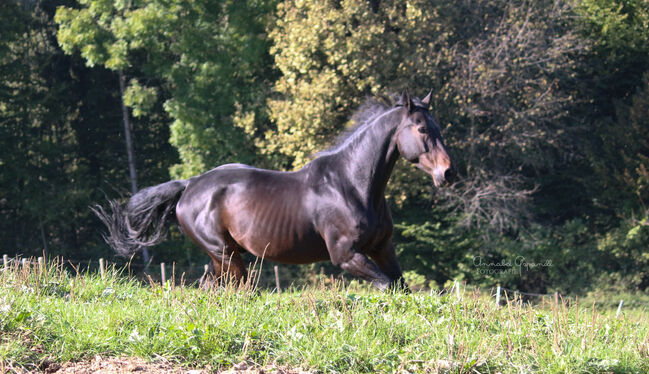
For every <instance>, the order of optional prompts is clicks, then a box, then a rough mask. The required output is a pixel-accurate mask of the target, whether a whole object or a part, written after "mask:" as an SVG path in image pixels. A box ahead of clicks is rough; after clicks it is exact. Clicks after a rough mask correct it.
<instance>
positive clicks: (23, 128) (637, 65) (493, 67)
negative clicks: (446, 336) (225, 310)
mask: <svg viewBox="0 0 649 374" xmlns="http://www.w3.org/2000/svg"><path fill="white" fill-rule="evenodd" d="M0 20H1V21H2V22H0V27H1V29H0V32H1V35H2V37H1V39H0V72H1V73H2V75H1V77H2V85H1V88H0V141H2V146H1V147H0V167H1V168H2V169H1V171H0V178H2V182H1V183H0V215H1V220H0V238H1V239H2V240H1V241H0V243H2V249H3V250H2V252H5V253H9V254H23V255H35V254H40V253H41V252H42V251H43V250H44V249H46V250H47V252H48V254H49V255H57V254H61V255H65V256H68V257H70V258H73V259H89V258H97V257H101V256H104V257H106V256H109V255H110V251H109V249H108V247H107V246H106V245H105V244H104V243H103V241H102V240H101V232H102V230H103V229H102V228H101V227H100V223H99V221H98V220H97V219H96V218H95V217H93V216H92V215H91V213H90V211H89V209H87V207H88V205H90V204H92V203H93V202H101V201H104V199H105V197H110V198H114V197H116V196H120V195H123V196H127V195H128V191H129V188H130V187H129V186H130V184H129V172H128V163H127V156H126V146H125V142H124V131H123V123H122V120H123V117H122V112H121V108H120V105H121V100H123V101H124V102H125V103H126V104H127V106H128V107H129V115H130V117H131V118H130V119H131V122H132V127H133V129H132V130H133V138H134V146H135V155H136V166H137V171H138V185H139V186H140V187H143V186H147V185H152V184H157V183H161V182H163V181H166V180H169V179H171V178H185V177H189V176H191V175H195V174H197V173H200V172H204V171H206V170H209V169H211V168H213V167H215V166H217V165H219V164H222V163H225V162H244V163H250V164H254V165H257V166H261V167H270V168H278V169H284V170H286V169H292V168H296V167H300V166H301V165H303V164H304V163H306V162H308V160H309V157H310V155H311V154H313V153H314V152H315V151H317V150H319V149H322V148H324V147H325V146H326V145H327V144H328V143H329V142H330V141H331V140H332V138H333V137H334V136H335V135H336V134H337V133H339V132H340V131H342V130H343V129H344V128H345V126H347V125H348V122H349V118H350V115H351V114H352V113H353V111H354V110H355V109H356V108H357V107H358V106H359V105H360V104H361V103H362V102H363V101H364V100H365V98H366V97H367V96H371V95H384V94H387V93H389V92H399V91H401V90H402V89H403V88H405V87H408V88H409V89H410V90H411V92H413V93H414V94H416V95H424V94H425V93H426V92H427V89H429V88H431V87H432V88H433V90H434V91H433V92H434V98H433V101H434V103H433V113H435V114H436V116H437V118H438V122H439V123H440V124H441V125H442V127H443V132H444V136H445V138H446V139H448V140H447V143H448V145H449V146H450V148H451V149H452V151H453V153H454V157H455V160H456V162H457V164H458V165H459V169H460V175H461V180H460V181H459V182H458V183H457V184H456V185H455V186H453V187H452V188H448V189H440V190H437V189H433V188H432V187H431V182H430V180H428V179H427V177H426V176H425V175H423V174H422V173H420V172H418V171H417V170H414V169H413V168H410V167H408V166H406V165H405V164H404V165H402V166H400V167H397V170H396V173H395V175H394V177H393V179H392V182H391V185H390V188H389V191H388V193H389V196H390V201H391V203H392V204H393V206H394V210H395V212H394V216H395V217H394V218H395V222H396V223H397V228H396V233H395V235H396V240H395V241H396V242H397V243H399V244H398V245H399V251H400V259H401V261H402V263H403V265H404V268H405V269H406V270H409V271H410V272H407V275H408V277H410V278H411V280H412V281H416V280H417V279H419V281H420V282H421V277H418V275H423V276H425V277H426V278H427V279H428V280H429V281H434V282H435V283H436V284H437V285H441V284H444V283H445V282H447V281H448V280H449V279H463V280H466V281H467V282H471V283H479V284H485V285H491V284H495V283H502V284H505V285H508V286H509V287H519V288H520V289H523V290H526V291H548V290H554V289H558V290H562V291H574V292H580V291H585V290H588V289H590V288H592V287H603V286H614V287H625V288H631V289H640V290H644V289H646V288H647V287H649V254H647V250H646V248H647V244H649V229H648V228H647V225H649V223H648V222H649V216H648V213H647V212H648V210H647V207H646V205H645V204H646V202H648V201H649V200H648V199H647V197H648V195H649V191H648V190H647V188H648V187H649V170H648V167H649V165H648V163H649V159H648V157H649V141H648V140H647V139H649V136H648V135H649V132H648V130H647V129H648V128H649V127H648V125H649V123H648V121H649V120H648V119H647V118H649V72H648V70H649V69H648V68H647V66H649V33H647V31H646V26H647V24H648V23H649V5H647V3H646V2H644V1H641V0H624V1H622V0H581V1H535V2H524V1H521V2H511V1H504V0H502V1H500V0H499V1H483V0H467V1H462V2H451V1H449V2H444V1H423V0H422V1H407V2H402V1H305V2H292V1H286V2H282V1H278V0H273V1H243V2H241V1H223V0H177V1H171V2H170V1H163V0H149V1H143V0H132V1H122V0H103V1H99V0H84V1H73V0H66V1H64V0H34V1H27V0H24V1H15V2H14V1H8V2H3V3H2V5H0ZM119 74H123V75H124V76H125V78H126V82H127V86H126V90H125V92H124V95H123V96H122V95H121V94H120V90H119V84H118V76H119ZM171 236H172V238H171V239H172V240H170V241H168V242H167V243H166V244H165V245H163V246H162V248H152V249H151V253H152V254H153V255H154V258H155V259H157V261H162V260H165V261H167V262H171V261H176V262H178V263H191V262H200V261H202V257H201V255H200V252H198V251H197V250H196V249H190V248H192V247H191V246H189V245H188V244H187V243H184V242H183V239H182V237H181V236H180V234H179V233H178V232H177V231H174V230H172V235H171ZM319 267H320V265H317V268H318V269H319ZM305 271H308V268H307V269H305Z"/></svg>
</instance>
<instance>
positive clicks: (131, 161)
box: [118, 70, 150, 265]
mask: <svg viewBox="0 0 649 374" xmlns="http://www.w3.org/2000/svg"><path fill="white" fill-rule="evenodd" d="M118 74H119V94H120V101H121V103H122V119H123V120H124V138H125V139H126V153H127V155H128V172H129V177H130V179H131V193H132V194H133V195H135V194H136V193H137V175H136V173H135V151H134V150H133V141H132V139H131V124H130V121H129V118H128V109H127V108H126V104H124V81H125V77H124V73H123V72H122V71H121V70H120V71H119V72H118ZM142 257H143V258H144V263H145V264H147V265H148V264H149V259H150V257H149V251H148V250H147V249H146V248H142Z"/></svg>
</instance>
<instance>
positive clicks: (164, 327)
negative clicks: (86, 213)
mask: <svg viewBox="0 0 649 374" xmlns="http://www.w3.org/2000/svg"><path fill="white" fill-rule="evenodd" d="M643 308H644V307H643V306H639V307H634V308H633V309H624V313H623V314H622V315H621V316H620V317H619V318H616V317H615V308H604V309H600V308H597V307H593V306H592V303H591V304H589V305H580V304H578V303H574V302H573V303H571V305H567V304H558V305H557V304H554V303H550V302H546V303H545V304H543V305H536V306H531V305H527V304H524V303H518V302H513V301H510V302H508V303H506V304H505V305H502V306H500V307H496V306H495V305H494V299H493V298H491V297H489V296H488V295H484V294H480V293H470V292H465V293H464V294H463V296H462V298H461V300H458V299H457V298H456V296H455V294H454V293H453V294H451V295H447V294H443V295H440V294H438V293H435V292H430V293H413V294H410V295H404V294H389V293H380V292H377V291H374V290H371V289H368V288H366V287H364V286H361V285H358V284H356V285H352V286H342V285H340V284H333V285H332V284H328V285H323V284H321V285H313V286H309V287H306V288H304V289H300V290H290V291H288V292H283V293H281V294H277V293H273V292H269V291H265V290H259V291H256V290H254V287H252V286H251V285H250V284H249V285H247V286H245V287H239V288H237V287H234V286H232V285H229V286H227V287H224V288H216V287H215V288H213V289H211V290H201V289H198V288H196V287H184V286H183V287H181V286H176V287H172V286H171V285H170V284H167V285H166V286H165V287H162V286H159V285H158V286H156V285H153V284H142V283H141V282H139V281H137V280H134V279H130V278H128V277H127V276H124V275H122V274H120V273H119V272H116V271H108V272H107V275H106V278H105V279H103V280H102V279H101V277H100V276H99V275H98V274H95V273H88V274H81V275H72V274H70V273H68V272H65V271H62V270H60V269H59V268H57V267H56V266H51V267H50V268H49V269H48V270H46V271H41V272H39V271H38V270H36V269H32V270H23V269H21V268H18V267H9V268H8V269H6V270H4V271H3V272H2V273H0V331H1V335H0V360H1V361H2V362H3V363H4V364H7V365H10V366H12V367H23V368H25V369H28V370H33V369H35V368H36V367H38V365H39V363H40V362H43V361H45V360H55V361H59V362H65V361H77V360H86V359H91V358H92V357H94V356H95V355H98V354H99V355H102V356H139V357H143V358H154V357H158V356H162V357H164V358H166V359H168V360H170V361H173V362H177V363H179V364H180V365H186V366H201V365H208V364H209V365H211V366H212V367H217V368H227V367H229V366H231V365H233V364H234V363H238V362H241V361H247V362H248V363H250V364H258V365H269V364H277V365H282V366H294V367H297V366H300V367H302V368H306V369H311V370H317V371H323V372H395V371H410V372H451V373H476V372H477V373H521V372H522V373H526V372H540V373H575V372H579V373H609V372H614V373H645V372H649V323H648V321H647V314H646V310H645V309H643Z"/></svg>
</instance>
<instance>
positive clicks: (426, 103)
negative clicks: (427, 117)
mask: <svg viewBox="0 0 649 374" xmlns="http://www.w3.org/2000/svg"><path fill="white" fill-rule="evenodd" d="M432 98H433V89H432V88H431V90H430V92H428V95H426V97H424V99H423V100H422V101H421V103H422V104H424V108H426V109H428V108H430V101H431V99H432Z"/></svg>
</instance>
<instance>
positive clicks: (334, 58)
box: [259, 1, 587, 232]
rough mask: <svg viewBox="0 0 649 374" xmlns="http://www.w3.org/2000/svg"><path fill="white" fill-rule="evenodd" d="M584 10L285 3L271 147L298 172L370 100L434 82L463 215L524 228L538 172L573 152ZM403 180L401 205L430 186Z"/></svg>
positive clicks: (278, 30)
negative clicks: (579, 25)
mask: <svg viewBox="0 0 649 374" xmlns="http://www.w3.org/2000/svg"><path fill="white" fill-rule="evenodd" d="M572 15H573V12H572V10H571V8H570V7H569V6H568V5H567V4H563V3H556V2H550V1H540V2H533V3H511V2H507V1H497V2H493V1H469V2H462V3H452V4H451V3H449V4H444V3H431V2H427V1H408V2H405V3H404V2H398V1H383V2H380V3H378V2H357V1H340V2H317V3H312V2H285V3H282V4H281V5H280V7H279V15H278V20H277V24H276V26H275V27H274V28H273V29H272V30H271V33H270V36H271V38H272V39H273V41H274V47H273V49H272V53H273V54H274V55H275V61H276V64H277V66H278V68H279V69H280V70H281V72H282V76H281V77H280V78H279V80H278V81H277V83H276V84H275V89H276V91H277V92H278V93H279V94H281V96H278V97H273V98H271V99H270V100H269V110H270V117H271V119H272V120H273V124H274V125H275V128H273V129H271V130H270V131H267V132H266V134H265V139H264V140H263V141H261V142H259V145H260V147H261V148H262V150H263V151H264V152H267V153H276V152H279V153H281V154H284V155H286V158H287V160H288V162H290V163H291V165H292V166H293V167H298V166H300V165H303V164H304V163H305V162H306V161H308V155H309V154H310V153H312V152H314V151H315V150H317V149H319V148H321V147H323V146H324V145H325V144H326V143H327V142H328V141H329V140H330V139H331V137H332V134H334V133H337V132H339V131H340V130H341V129H342V128H344V127H345V126H346V122H347V121H348V118H349V117H350V114H351V112H352V111H353V110H354V108H355V107H357V106H358V105H359V104H360V102H361V101H362V100H364V96H365V95H368V94H374V95H377V94H384V93H386V92H397V91H399V90H401V89H403V88H404V87H410V89H411V90H412V91H415V92H426V90H427V89H428V88H430V87H433V92H434V104H433V108H434V110H433V112H434V113H435V114H437V115H438V116H439V120H440V123H441V125H442V127H443V128H444V131H443V133H444V135H445V137H446V138H447V140H448V143H449V144H450V146H451V148H454V149H455V151H456V152H457V153H458V155H461V156H459V157H457V161H458V162H459V164H460V166H461V170H462V174H463V175H464V179H463V181H462V183H461V184H458V185H457V188H456V189H453V190H451V191H452V193H451V195H453V199H454V201H460V205H459V208H460V209H461V211H462V212H463V215H464V218H463V222H464V223H465V224H466V225H467V226H471V225H483V226H485V227H486V228H490V227H492V228H495V230H496V231H499V232H502V231H503V230H506V229H509V228H516V227H518V224H519V222H520V221H521V218H523V217H524V216H525V215H526V212H527V210H528V209H527V205H526V204H525V203H526V202H527V201H528V200H529V195H530V193H531V192H532V191H534V185H535V181H534V180H535V178H537V177H538V175H539V174H541V173H543V171H544V170H547V169H550V168H552V167H553V166H555V165H556V164H557V163H560V162H562V159H564V158H565V156H566V155H567V154H569V153H570V150H571V147H570V146H571V144H570V141H569V140H567V139H566V137H565V134H566V127H567V126H570V125H572V123H573V121H569V120H568V116H567V114H568V113H569V110H570V108H571V106H572V105H574V102H575V98H574V97H573V91H574V90H575V88H574V75H575V70H576V64H577V62H576V61H577V60H576V59H575V56H577V55H579V54H580V53H582V51H584V50H585V48H586V46H587V43H586V42H584V41H582V40H581V39H580V38H579V35H578V33H577V32H576V31H575V30H574V25H573V24H572ZM408 174H411V173H408ZM395 179H396V180H397V181H401V182H399V183H398V184H397V187H396V189H393V190H392V194H393V196H396V197H400V198H399V199H400V200H403V199H404V198H405V197H407V196H408V195H412V193H413V190H415V191H419V192H421V191H427V189H426V187H425V185H423V184H422V183H421V182H419V183H414V184H413V183H409V184H406V183H407V182H405V181H404V179H405V178H404V177H403V176H400V175H396V178H395ZM408 179H409V180H411V181H412V180H416V181H420V180H421V179H419V178H417V177H414V176H412V175H408Z"/></svg>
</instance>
